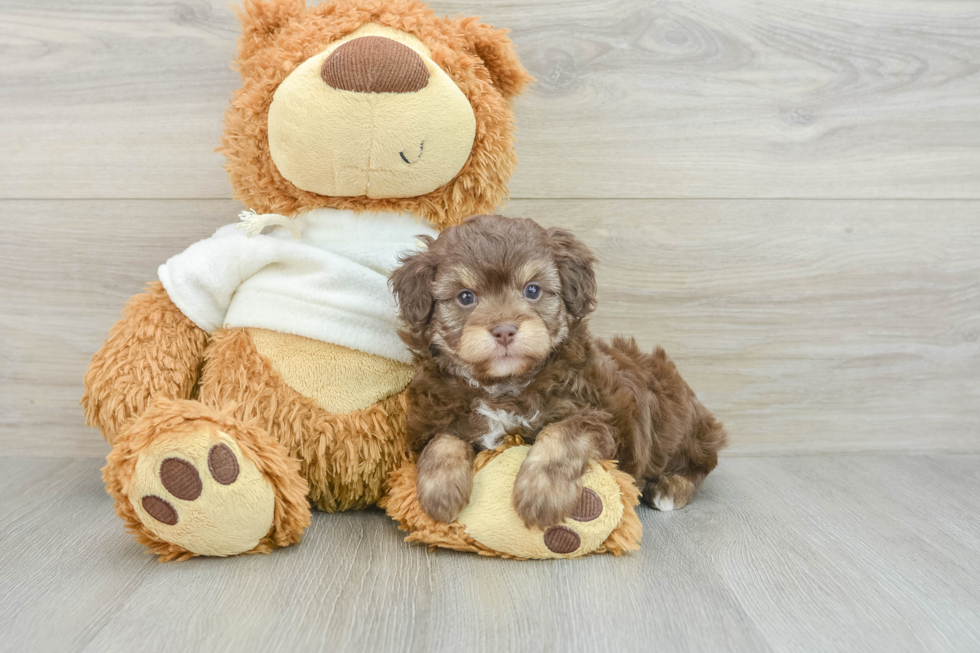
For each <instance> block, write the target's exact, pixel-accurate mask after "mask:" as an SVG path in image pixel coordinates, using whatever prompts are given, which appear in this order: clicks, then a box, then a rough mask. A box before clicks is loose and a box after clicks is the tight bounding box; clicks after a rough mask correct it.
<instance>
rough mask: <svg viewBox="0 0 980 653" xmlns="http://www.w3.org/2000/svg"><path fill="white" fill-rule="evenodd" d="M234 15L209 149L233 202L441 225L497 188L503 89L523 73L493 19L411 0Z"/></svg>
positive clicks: (504, 165) (501, 178) (496, 196)
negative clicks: (230, 56)
mask: <svg viewBox="0 0 980 653" xmlns="http://www.w3.org/2000/svg"><path fill="white" fill-rule="evenodd" d="M239 16H240V18H241V20H242V24H243V31H242V35H241V37H240V39H239V43H238V57H237V65H238V68H239V71H240V72H241V76H242V87H241V88H240V89H239V90H238V91H236V92H235V95H234V97H233V99H232V102H231V106H230V107H229V108H228V110H227V112H226V114H225V129H224V135H223V138H222V147H221V148H220V151H221V152H222V153H223V154H224V155H225V157H226V160H227V163H226V169H227V170H228V173H229V175H230V177H231V182H232V186H233V187H234V191H235V197H236V198H237V199H239V200H241V201H242V202H243V203H245V204H246V206H247V207H249V208H253V209H256V210H258V211H259V212H263V213H282V214H285V215H296V214H299V213H302V212H304V211H308V210H310V209H315V208H320V207H331V208H337V209H353V210H371V211H404V212H408V213H412V214H415V215H418V216H421V217H424V218H426V219H428V220H429V221H430V222H432V223H433V224H435V225H436V226H439V227H445V226H448V225H452V224H456V223H457V222H459V221H461V220H462V219H463V218H465V217H466V216H468V215H471V214H474V213H486V212H491V211H492V210H493V208H494V207H495V206H497V205H498V204H499V203H500V202H501V201H502V200H503V199H504V198H505V197H506V195H507V181H508V180H509V179H510V176H511V174H512V173H513V170H514V166H515V165H516V163H517V158H516V155H515V153H514V133H513V113H512V112H511V108H510V99H511V98H512V97H514V96H515V95H516V94H517V93H519V92H520V91H521V89H522V88H523V87H524V86H525V85H526V84H527V83H528V82H529V81H530V79H531V78H530V76H529V75H528V73H527V71H526V70H524V68H523V67H522V66H521V64H520V62H519V61H518V59H517V55H516V54H515V53H514V49H513V46H512V44H511V42H510V40H509V39H508V38H507V36H506V35H505V31H504V30H495V29H493V28H492V27H490V26H488V25H484V24H482V23H480V22H479V21H478V20H477V19H476V18H455V19H449V18H439V17H437V16H435V14H434V13H433V12H432V10H430V9H429V8H428V7H427V6H425V5H424V4H421V3H420V2H417V1H416V0H335V1H334V2H329V3H326V4H322V5H318V6H315V7H311V8H307V7H306V4H305V2H304V0H244V4H243V6H242V7H241V9H240V10H239Z"/></svg>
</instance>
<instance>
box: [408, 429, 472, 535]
mask: <svg viewBox="0 0 980 653" xmlns="http://www.w3.org/2000/svg"><path fill="white" fill-rule="evenodd" d="M472 457H473V456H472V452H471V450H469V448H468V446H467V445H466V444H465V443H463V442H461V441H459V440H457V439H456V438H449V437H448V436H440V438H436V439H434V440H433V441H432V442H430V443H429V445H428V446H427V447H426V448H425V451H423V452H422V455H421V456H420V457H419V464H418V470H419V471H418V477H417V478H416V480H415V489H416V492H417V494H418V499H419V505H420V506H421V507H422V510H423V511H425V514H427V515H428V516H429V517H432V518H433V519H435V520H436V521H441V522H445V523H447V524H449V523H451V522H453V521H454V520H455V519H456V517H457V516H458V515H459V513H460V511H461V510H462V509H463V508H465V507H466V504H467V503H469V500H470V492H471V491H472V490H473V463H472Z"/></svg>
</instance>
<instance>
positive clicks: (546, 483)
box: [514, 449, 582, 530]
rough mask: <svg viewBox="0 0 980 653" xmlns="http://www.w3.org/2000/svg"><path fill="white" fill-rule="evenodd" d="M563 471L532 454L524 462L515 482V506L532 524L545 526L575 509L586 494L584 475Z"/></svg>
mask: <svg viewBox="0 0 980 653" xmlns="http://www.w3.org/2000/svg"><path fill="white" fill-rule="evenodd" d="M532 450H533V449H532ZM563 471H566V470H555V469H554V468H550V467H548V466H544V465H540V464H537V462H536V461H535V460H533V459H532V457H531V456H528V457H527V460H525V461H524V464H523V465H521V469H520V471H519V472H518V473H517V480H516V481H515V482H514V510H516V511H517V516H518V517H520V518H521V520H522V521H523V522H524V525H525V526H527V527H528V528H534V527H537V528H540V529H541V530H545V529H547V528H549V527H550V526H555V525H556V524H560V523H561V522H563V521H565V520H566V519H568V518H569V517H570V516H571V515H572V513H573V512H574V511H575V507H576V506H577V505H578V502H579V498H580V497H581V496H582V477H581V475H575V476H571V475H569V474H567V473H562V472H563Z"/></svg>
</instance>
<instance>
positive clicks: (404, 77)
mask: <svg viewBox="0 0 980 653" xmlns="http://www.w3.org/2000/svg"><path fill="white" fill-rule="evenodd" d="M320 77H321V78H322V79H323V81H324V82H326V84H327V85H328V86H331V87H333V88H335V89H337V90H340V91H354V92H356V93H414V92H416V91H419V90H421V89H423V88H425V86H426V85H427V84H428V83H429V70H428V68H426V66H425V62H424V61H423V60H422V57H420V56H419V55H418V53H416V52H415V50H413V49H412V48H410V47H408V46H407V45H404V44H402V43H399V42H398V41H395V40H393V39H389V38H386V37H384V36H362V37H360V38H356V39H353V40H351V41H348V42H347V43H344V44H343V45H341V46H340V47H339V48H337V49H336V50H334V51H333V53H331V54H330V56H329V57H327V58H326V60H325V61H324V62H323V67H322V68H321V69H320Z"/></svg>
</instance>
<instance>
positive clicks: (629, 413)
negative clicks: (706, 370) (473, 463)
mask: <svg viewBox="0 0 980 653" xmlns="http://www.w3.org/2000/svg"><path fill="white" fill-rule="evenodd" d="M593 262H594V257H593V255H592V253H591V252H590V251H589V250H588V249H587V248H586V247H585V245H583V244H582V243H581V242H580V241H579V240H578V239H576V238H575V237H574V236H573V235H572V234H570V233H569V232H567V231H564V230H555V229H552V230H545V229H543V228H541V227H540V226H538V225H537V224H536V223H534V222H533V221H531V220H512V219H509V218H504V217H502V216H478V217H474V218H471V219H468V220H466V221H465V222H463V223H462V224H461V225H459V226H456V227H452V228H450V229H447V230H445V231H443V232H442V233H441V234H440V236H439V238H438V239H436V240H435V241H432V242H431V243H429V247H428V249H427V250H425V251H421V252H418V253H415V254H411V255H409V256H408V257H407V258H406V259H405V261H404V267H402V268H399V269H398V270H396V271H395V272H394V273H393V275H392V277H391V279H392V286H393V288H394V291H395V293H396V296H397V298H398V301H399V306H401V307H404V308H403V309H402V317H403V321H404V323H405V328H404V330H403V332H402V337H403V339H404V340H405V342H406V343H408V344H409V346H410V347H411V349H412V350H413V353H414V356H415V362H416V366H417V371H416V374H415V377H414V379H413V380H412V382H411V384H410V385H409V389H408V402H409V417H408V438H409V445H410V446H411V448H412V450H413V451H414V452H416V453H419V452H424V451H425V450H426V448H427V446H428V444H429V442H430V441H431V440H432V439H433V438H435V437H436V436H441V437H447V436H452V437H456V438H459V439H460V440H462V441H464V442H466V443H469V444H470V445H471V446H474V447H478V448H479V447H481V446H486V444H485V442H486V435H485V434H486V433H487V431H488V429H491V430H492V426H493V425H492V424H491V423H490V421H489V419H488V417H487V415H500V414H502V415H508V416H514V417H513V419H512V420H511V421H510V423H509V424H508V433H509V434H512V435H513V434H516V435H520V436H521V437H523V438H525V439H527V440H528V441H535V440H537V442H536V443H535V444H534V445H533V446H532V448H531V453H530V454H529V455H528V457H527V459H526V460H525V462H524V465H523V466H522V468H521V470H520V472H519V474H518V478H517V482H516V485H515V493H514V502H515V503H514V505H515V508H516V509H517V511H518V514H519V515H520V516H521V517H522V518H523V519H524V521H525V523H526V524H527V525H528V526H538V527H542V528H544V527H546V526H549V525H552V524H555V523H559V522H560V521H561V520H562V519H564V518H565V517H567V516H568V514H570V512H571V509H572V507H573V506H574V504H575V500H576V498H577V497H578V495H579V494H580V492H581V487H580V486H579V485H577V484H576V482H577V481H576V479H577V477H578V476H580V475H581V474H582V472H583V471H584V469H585V466H586V465H587V464H588V461H589V460H596V459H601V458H615V459H616V460H618V464H619V468H620V469H622V470H623V471H625V472H627V473H629V474H630V475H632V476H633V477H634V478H635V479H636V481H637V483H639V484H640V487H644V486H645V485H649V486H650V487H651V491H650V492H647V494H646V497H647V501H648V502H650V503H653V504H654V505H657V501H656V498H657V497H656V490H657V488H660V489H661V490H662V491H673V490H677V493H678V494H677V496H672V497H670V498H671V499H672V501H673V503H671V505H672V506H673V507H683V504H684V503H686V502H687V501H689V500H690V498H691V496H693V491H692V490H691V488H694V489H696V488H697V486H698V485H700V483H701V481H702V480H703V479H704V477H705V476H706V475H707V474H708V473H709V472H710V471H711V470H712V469H714V467H715V465H716V464H717V461H718V450H719V449H721V448H722V447H723V446H724V445H725V443H726V435H725V431H724V429H723V428H722V426H721V424H719V423H718V422H717V421H715V419H714V417H713V416H712V415H711V413H710V412H709V411H708V410H707V409H706V408H704V406H702V405H701V403H700V402H699V401H698V399H697V397H696V395H695V394H694V392H693V391H692V390H691V389H690V387H688V385H687V384H686V383H685V382H684V380H683V379H682V378H681V376H680V374H679V373H678V372H677V369H676V367H675V366H674V364H673V363H672V362H671V361H670V360H669V359H668V358H667V356H666V354H665V353H664V351H663V349H660V348H657V349H656V351H654V352H653V353H652V354H648V353H645V352H642V351H640V350H639V348H638V347H637V345H636V342H635V341H634V340H633V339H626V338H615V339H613V340H612V341H611V342H604V341H602V340H600V339H598V338H595V337H594V336H592V334H591V333H589V330H588V326H587V321H586V319H585V316H586V315H587V314H588V313H589V312H590V311H591V310H592V308H593V307H594V306H595V288H596V286H595V276H594V273H593V270H592V267H593ZM419 271H422V272H423V273H422V274H421V275H420V274H419ZM529 271H534V273H533V274H532V273H531V272H529ZM420 279H422V280H421V281H420ZM529 281H534V282H535V283H538V284H539V285H540V287H541V295H540V297H539V298H537V299H535V300H530V299H527V298H526V297H525V296H524V294H522V293H523V289H524V288H526V284H527V283H528V282H529ZM461 288H465V289H468V291H471V292H473V293H475V294H476V296H477V297H479V298H480V299H479V301H478V302H476V303H474V304H472V305H471V306H465V307H464V306H461V305H460V304H459V303H458V302H457V301H456V295H455V293H456V292H458V289H461ZM514 315H522V316H524V318H523V319H525V320H526V321H531V320H533V321H536V322H541V323H544V324H545V325H546V327H547V330H548V333H550V334H552V341H551V343H550V348H549V349H548V351H547V352H546V353H545V354H544V355H543V356H542V357H540V359H532V360H529V361H527V364H526V365H524V368H525V369H526V370H527V371H526V372H522V373H518V374H514V375H510V376H506V377H500V376H497V375H493V374H488V373H487V372H486V369H485V368H484V367H481V366H480V365H478V364H474V362H473V361H471V360H468V359H467V358H466V357H465V356H462V355H461V353H460V352H461V351H463V350H462V349H460V348H459V347H458V346H457V345H458V343H459V341H460V339H461V338H462V337H463V334H465V332H466V331H467V329H468V328H469V325H470V324H471V323H473V322H476V323H477V324H479V325H482V326H481V328H484V329H489V328H492V325H494V324H499V323H500V322H502V321H514V318H513V316H514ZM423 316H424V317H423ZM520 330H521V329H520V328H519V329H518V336H517V337H518V338H519V337H520ZM674 475H676V476H681V477H683V478H684V479H686V481H687V482H688V483H686V484H683V483H673V482H664V481H663V479H664V478H667V477H670V476H674ZM423 480H424V479H423ZM663 505H666V503H664V504H663Z"/></svg>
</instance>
